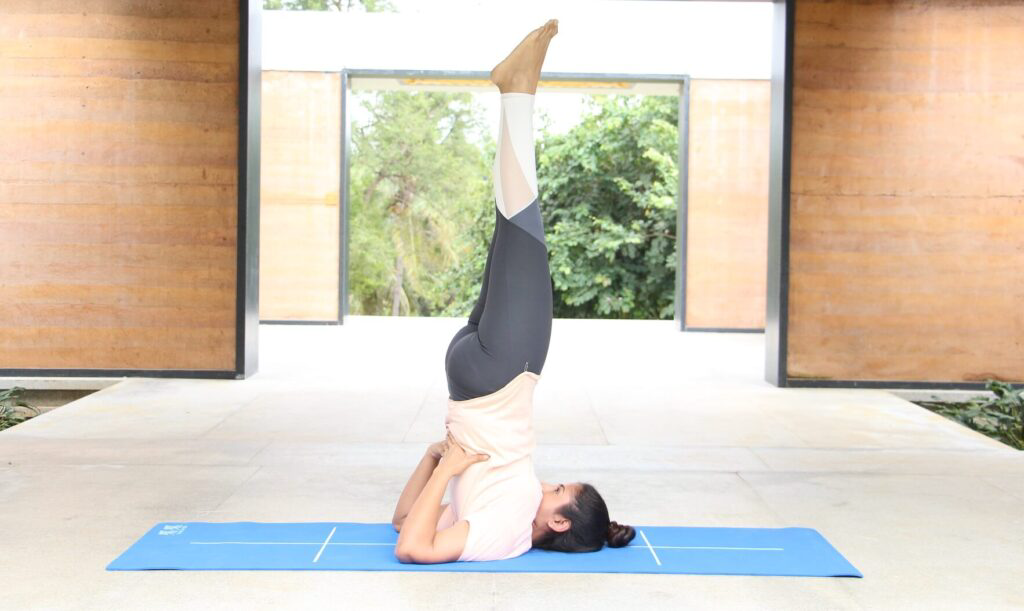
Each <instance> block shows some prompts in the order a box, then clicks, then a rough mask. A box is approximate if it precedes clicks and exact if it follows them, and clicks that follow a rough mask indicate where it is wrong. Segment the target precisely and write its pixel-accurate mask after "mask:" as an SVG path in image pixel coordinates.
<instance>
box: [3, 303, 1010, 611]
mask: <svg viewBox="0 0 1024 611" xmlns="http://www.w3.org/2000/svg"><path fill="white" fill-rule="evenodd" d="M459 326H461V321H460V320H456V319H391V318H374V317H352V318H349V319H348V321H347V323H346V324H345V325H344V326H342V327H325V326H278V325H263V326H261V328H260V366H259V373H257V374H256V375H255V376H253V377H251V378H250V379H247V380H237V381H234V380H223V381H222V380H216V381H214V380H178V379H158V378H131V379H126V380H125V381H123V382H120V383H118V384H115V385H113V386H110V387H107V388H104V389H103V390H100V391H98V392H96V393H94V394H92V395H89V396H87V397H84V398H83V399H80V400H78V401H75V402H74V403H71V404H68V405H65V406H63V407H60V408H58V409H55V410H53V411H51V412H48V413H46V414H44V415H42V416H39V417H37V418H35V419H33V420H31V421H29V422H26V423H24V424H22V425H19V426H17V427H14V428H12V429H9V430H8V431H5V432H2V433H0V508H2V509H3V515H4V519H3V520H0V549H2V553H0V557H2V559H3V571H4V577H5V579H4V586H3V592H2V594H0V607H2V608H4V609H115V608H116V609H147V610H153V609H290V608H303V609H311V608H317V609H319V608H334V609H347V608H357V609H363V608H396V609H474V610H476V609H540V608H543V609H606V608H616V609H626V608H630V607H637V606H640V605H642V606H643V607H644V608H703V609H734V608H735V609H883V608H884V609H938V608H977V609H997V608H998V609H1003V608H1014V607H1021V608H1024V588H1021V587H1020V584H1022V583H1024V453H1022V452H1017V451H1015V450H1012V449H1009V448H1007V447H1005V446H1002V445H1000V444H998V443H996V442H994V441H991V440H989V439H987V438H985V437H983V436H981V435H979V434H976V433H974V432H972V431H970V430H968V429H965V428H963V427H961V426H959V425H957V424H955V423H952V422H949V421H947V420H945V419H943V418H941V417H939V416H936V415H934V414H932V413H930V412H928V411H926V410H923V409H921V408H918V407H917V406H915V405H913V404H911V403H909V402H907V401H904V400H902V399H899V398H897V397H895V396H893V395H892V394H890V393H888V392H885V391H880V390H818V389H779V388H775V387H773V386H771V385H769V384H768V383H766V382H764V381H763V375H762V370H763V350H764V338H763V336H762V335H760V334H722V333H678V332H676V331H674V330H673V325H672V323H670V322H660V321H571V320H557V321H555V327H554V334H553V338H552V344H551V351H550V354H549V358H548V361H547V364H546V365H545V369H544V374H543V376H542V378H541V381H540V384H539V385H538V387H537V392H536V398H535V418H536V423H535V428H536V431H537V435H538V441H539V442H540V447H539V448H538V451H537V456H536V462H537V468H538V475H539V476H540V477H541V478H542V479H545V480H548V481H575V480H584V481H588V482H591V483H592V484H594V485H595V486H596V487H597V488H598V489H599V490H600V491H601V492H602V494H603V495H604V496H605V498H606V500H607V501H608V503H609V506H610V508H611V510H612V517H613V519H615V520H618V521H620V522H624V523H633V524H665V525H694V526H698V525H700V526H763V527H774V526H806V527H811V528H815V529H817V530H819V531H820V532H821V533H822V534H823V535H825V537H826V538H828V539H829V540H830V541H831V542H832V543H833V544H834V545H835V546H836V547H837V548H838V549H839V550H840V551H841V552H842V553H843V554H844V555H845V556H846V557H847V559H849V560H850V561H851V562H852V563H853V564H854V565H855V566H857V567H858V568H859V569H860V570H861V571H862V572H863V573H864V575H865V578H864V579H860V580H855V579H822V578H814V579H808V578H785V577H730V576H689V575H622V574H611V575H586V574H583V575H575V574H536V575H531V574H488V573H481V574H472V573H433V574H425V573H404V572H396V573H372V572H303V571H294V572H263V571H253V572H219V571H211V572H177V571H154V572H107V571H105V570H104V567H105V566H106V564H107V563H109V562H110V561H111V560H112V559H113V558H115V557H116V556H117V555H118V554H120V553H121V551H123V550H124V549H125V548H126V547H128V546H129V545H130V544H131V543H132V542H134V541H135V540H136V539H137V538H138V537H139V536H140V535H141V534H142V533H144V532H145V531H146V530H147V529H149V528H150V527H151V526H152V525H153V524H155V523H156V522H162V521H188V520H209V521H236V520H254V521H274V522H286V521H381V522H383V521H387V520H389V519H390V517H391V512H392V509H393V504H394V502H395V500H396V499H397V496H398V494H399V492H400V491H401V489H402V486H403V484H404V483H405V480H406V478H407V476H408V474H409V472H410V471H411V469H412V468H413V466H414V465H415V464H416V462H417V460H418V459H419V456H420V455H421V453H422V452H423V450H424V448H425V447H426V445H427V443H428V442H430V441H434V440H436V439H439V438H440V437H441V436H442V435H443V430H444V424H443V417H444V410H445V400H446V397H447V391H446V387H445V383H444V368H443V356H444V351H445V349H446V348H447V344H448V339H449V337H450V336H451V334H452V333H454V332H455V330H456V329H457V328H458V327H459Z"/></svg>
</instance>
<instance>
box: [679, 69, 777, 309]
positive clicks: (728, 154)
mask: <svg viewBox="0 0 1024 611" xmlns="http://www.w3.org/2000/svg"><path fill="white" fill-rule="evenodd" d="M770 94H771V83H770V82H769V81H731V80H693V81H691V82H690V124H689V134H690V152H689V156H688V157H689V173H688V175H687V178H688V183H689V187H688V190H687V216H688V218H687V238H686V245H687V249H686V250H687V255H686V275H687V279H686V325H687V326H688V327H698V328H707V327H713V328H740V329H752V328H763V327H764V313H765V278H766V273H767V272H766V265H767V258H766V257H767V254H766V253H767V239H768V237H767V236H768V151H769V147H768V144H769V140H768V131H769V118H770V117H769V105H770V97H771V95H770Z"/></svg>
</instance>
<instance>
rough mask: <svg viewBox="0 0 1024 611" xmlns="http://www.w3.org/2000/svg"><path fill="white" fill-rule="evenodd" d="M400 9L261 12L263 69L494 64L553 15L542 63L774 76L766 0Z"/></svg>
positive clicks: (431, 1) (437, 3)
mask: <svg viewBox="0 0 1024 611" xmlns="http://www.w3.org/2000/svg"><path fill="white" fill-rule="evenodd" d="M398 4H399V6H400V9H401V10H402V11H403V12H399V13H337V12H302V11H264V12H263V69H264V70H314V71H337V70H341V69H342V68H375V69H396V70H397V69H407V70H483V71H487V70H490V69H491V68H492V67H493V66H494V65H495V64H496V63H498V61H500V60H501V59H502V58H504V57H505V55H507V54H508V52H509V51H510V50H511V49H512V48H513V47H515V45H516V44H517V43H518V42H519V41H520V40H521V39H522V37H523V36H524V35H525V34H526V33H527V32H529V31H530V30H531V29H533V28H535V27H538V26H540V25H542V24H543V23H544V22H545V21H546V20H547V19H548V18H557V19H558V20H559V34H558V36H557V37H556V38H555V39H554V41H552V43H551V47H550V48H549V49H548V55H547V59H546V60H545V63H544V70H545V71H550V72H599V73H626V74H686V75H689V76H691V77H693V78H725V79H767V78H770V77H771V37H772V6H771V3H768V2H664V1H660V2H650V1H640V0H632V1H624V0H586V1H583V2H581V1H563V2H558V1H552V0H547V1H546V2H537V1H534V2H531V1H528V0H527V1H522V0H520V1H502V2H486V3H485V2H480V3H475V4H473V3H465V2H462V3H451V2H444V1H442V0H418V1H417V2H415V3H413V2H399V3H398Z"/></svg>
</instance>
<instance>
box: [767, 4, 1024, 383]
mask: <svg viewBox="0 0 1024 611" xmlns="http://www.w3.org/2000/svg"><path fill="white" fill-rule="evenodd" d="M794 47H795V48H794V64H793V65H794V74H795V76H794V86H793V133H792V135H793V140H792V147H793V148H792V183H791V198H790V223H791V225H790V231H791V240H790V273H789V278H790V285H789V319H788V320H789V348H788V359H787V369H788V375H789V376H790V377H792V378H826V379H841V380H885V381H900V380H908V381H929V382H978V381H983V380H984V379H985V378H987V377H995V378H999V379H1003V380H1013V381H1020V380H1024V307H1022V305H1021V304H1022V303H1024V113H1022V112H1021V109H1022V108H1024V72H1022V71H1021V69H1020V66H1021V63H1022V61H1024V4H1021V3H1019V2H1009V1H1006V2H990V1H984V2H983V1H975V0H959V1H939V2H923V1H915V2H909V1H908V2H897V3H879V2H842V3H839V2H821V1H818V2H815V1H808V0H801V1H800V2H799V3H797V10H796V27H795V45H794Z"/></svg>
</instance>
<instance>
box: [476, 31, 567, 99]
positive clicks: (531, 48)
mask: <svg viewBox="0 0 1024 611" xmlns="http://www.w3.org/2000/svg"><path fill="white" fill-rule="evenodd" d="M557 33H558V20H557V19H550V20H548V22H547V23H545V24H544V25H542V26H540V27H539V28H537V29H536V30H534V31H532V32H530V33H529V34H527V35H526V38H524V39H523V40H522V41H521V42H520V43H519V44H518V45H516V48H515V49H513V50H512V52H511V53H509V54H508V57H506V58H505V59H503V60H501V63H499V64H498V65H497V66H495V67H494V69H493V70H491V82H492V83H494V84H495V85H497V86H498V91H500V92H502V93H512V92H522V93H537V82H538V81H539V80H540V68H541V66H542V65H543V64H544V56H545V55H546V54H547V52H548V43H549V42H551V38H552V37H553V36H554V35H555V34H557Z"/></svg>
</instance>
